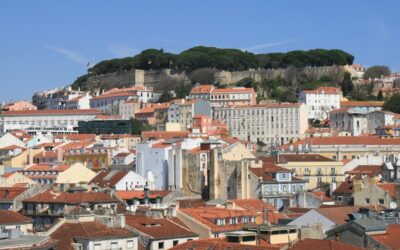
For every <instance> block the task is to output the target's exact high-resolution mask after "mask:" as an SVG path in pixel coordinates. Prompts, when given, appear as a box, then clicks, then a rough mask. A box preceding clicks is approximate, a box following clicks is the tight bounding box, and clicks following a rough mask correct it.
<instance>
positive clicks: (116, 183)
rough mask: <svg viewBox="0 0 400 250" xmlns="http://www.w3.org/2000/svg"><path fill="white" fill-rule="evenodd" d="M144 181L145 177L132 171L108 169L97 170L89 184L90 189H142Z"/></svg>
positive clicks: (144, 184)
mask: <svg viewBox="0 0 400 250" xmlns="http://www.w3.org/2000/svg"><path fill="white" fill-rule="evenodd" d="M146 182H147V181H146V179H145V178H143V177H142V176H140V175H139V174H137V173H135V172H133V171H129V172H125V171H120V170H108V171H102V172H99V173H98V174H97V175H96V176H95V177H94V178H93V179H92V180H91V181H90V182H89V185H91V186H92V189H106V188H110V189H112V190H116V191H120V190H143V188H144V187H145V186H146Z"/></svg>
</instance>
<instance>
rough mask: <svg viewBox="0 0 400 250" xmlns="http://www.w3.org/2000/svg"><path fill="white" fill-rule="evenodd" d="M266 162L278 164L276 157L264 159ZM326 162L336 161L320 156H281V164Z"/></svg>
mask: <svg viewBox="0 0 400 250" xmlns="http://www.w3.org/2000/svg"><path fill="white" fill-rule="evenodd" d="M263 159H264V160H265V161H266V162H276V161H277V157H276V156H270V157H265V158H263ZM325 161H329V162H331V161H334V160H332V159H330V158H327V157H325V156H322V155H320V154H280V155H279V164H282V163H288V162H325Z"/></svg>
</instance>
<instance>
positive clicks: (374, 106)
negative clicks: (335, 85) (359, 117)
mask: <svg viewBox="0 0 400 250" xmlns="http://www.w3.org/2000/svg"><path fill="white" fill-rule="evenodd" d="M340 108H366V109H367V111H369V112H371V111H375V110H382V108H383V102H379V101H341V102H340Z"/></svg>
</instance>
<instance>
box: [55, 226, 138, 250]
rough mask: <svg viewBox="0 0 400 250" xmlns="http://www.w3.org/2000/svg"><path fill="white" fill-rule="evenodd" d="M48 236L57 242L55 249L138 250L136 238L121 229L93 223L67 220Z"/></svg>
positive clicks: (134, 235)
mask: <svg viewBox="0 0 400 250" xmlns="http://www.w3.org/2000/svg"><path fill="white" fill-rule="evenodd" d="M50 236H51V237H52V238H53V239H55V240H57V241H58V242H57V245H56V249H60V250H69V249H126V250H135V249H139V246H138V237H137V235H136V234H134V233H132V232H131V231H129V230H127V229H125V228H121V227H107V226H106V225H104V224H101V223H99V222H96V221H94V219H92V220H89V221H87V220H86V221H79V220H78V221H73V220H67V221H66V222H63V223H62V224H61V225H59V227H58V228H56V229H55V230H54V231H53V232H52V233H51V234H50Z"/></svg>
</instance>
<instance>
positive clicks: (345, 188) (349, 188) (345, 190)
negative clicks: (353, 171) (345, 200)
mask: <svg viewBox="0 0 400 250" xmlns="http://www.w3.org/2000/svg"><path fill="white" fill-rule="evenodd" d="M353 187H354V184H353V180H346V181H343V182H342V183H340V185H339V186H338V187H337V188H336V189H335V190H334V191H333V193H334V194H352V193H353Z"/></svg>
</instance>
